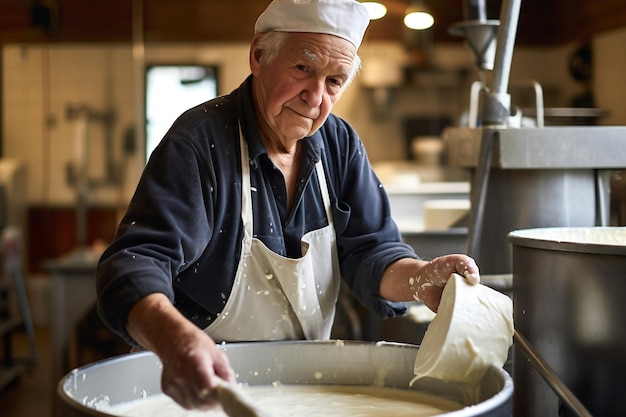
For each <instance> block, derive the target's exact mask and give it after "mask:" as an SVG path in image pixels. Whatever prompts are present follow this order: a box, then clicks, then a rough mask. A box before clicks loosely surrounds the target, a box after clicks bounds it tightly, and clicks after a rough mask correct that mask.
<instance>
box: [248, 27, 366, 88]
mask: <svg viewBox="0 0 626 417" xmlns="http://www.w3.org/2000/svg"><path fill="white" fill-rule="evenodd" d="M290 34H291V33H289V32H266V33H264V34H263V36H261V37H260V38H259V41H258V47H259V48H260V49H261V50H262V51H263V54H262V55H261V58H260V61H261V65H263V66H265V65H268V64H271V63H272V62H274V60H275V59H276V57H277V56H278V53H279V52H280V50H281V48H282V47H283V46H284V45H285V42H286V41H287V39H288V38H289V35H290ZM360 70H361V57H360V56H359V55H358V54H355V56H354V62H353V63H352V68H351V69H350V73H349V74H348V79H347V82H346V85H345V87H344V89H345V88H348V86H349V85H350V83H352V80H354V78H355V77H356V76H357V74H358V73H359V71H360Z"/></svg>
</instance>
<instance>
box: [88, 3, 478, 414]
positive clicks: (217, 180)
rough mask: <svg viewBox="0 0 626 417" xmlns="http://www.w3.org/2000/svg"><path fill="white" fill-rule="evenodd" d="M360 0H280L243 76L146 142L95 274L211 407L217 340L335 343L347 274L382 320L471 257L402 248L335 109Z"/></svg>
mask: <svg viewBox="0 0 626 417" xmlns="http://www.w3.org/2000/svg"><path fill="white" fill-rule="evenodd" d="M368 22H369V20H368V16H367V12H366V11H365V10H364V8H363V6H362V5H361V4H360V3H359V2H356V1H353V0H319V1H314V0H275V1H273V2H272V3H271V4H270V5H269V6H268V8H267V9H266V10H265V12H264V13H263V14H262V15H261V16H260V17H259V18H258V20H257V23H256V27H255V35H254V37H253V39H252V43H251V47H250V68H251V72H252V74H251V75H250V76H249V77H248V79H246V80H245V81H244V82H243V84H242V85H241V86H240V87H239V88H238V89H236V90H235V91H233V92H232V93H231V94H230V95H227V96H223V97H219V98H217V99H215V100H212V101H209V102H207V103H204V104H202V105H199V106H197V107H195V108H192V109H190V110H188V111H187V112H185V113H184V114H183V115H182V116H180V118H179V119H178V120H177V121H176V122H175V123H174V125H173V126H172V128H171V129H170V130H169V132H168V133H167V134H166V136H165V137H164V138H163V140H162V142H161V143H160V144H159V146H158V147H157V148H156V149H155V151H154V152H153V154H152V156H151V158H150V161H149V162H148V164H147V166H146V168H145V172H144V174H143V175H142V178H141V180H140V183H139V185H138V187H137V190H136V192H135V195H134V197H133V199H132V201H131V203H130V205H129V207H128V211H127V213H126V215H125V216H124V218H123V220H122V222H121V224H120V227H119V230H118V233H117V236H116V238H115V240H114V242H113V243H112V245H111V246H110V247H109V248H108V249H107V250H106V251H105V253H104V254H103V256H102V258H101V260H100V262H99V265H98V271H97V284H98V295H99V299H98V306H99V312H100V315H101V317H102V318H103V320H104V321H105V323H107V325H108V326H109V327H111V328H112V329H113V330H114V331H116V332H117V333H119V334H120V335H121V336H122V337H124V338H125V339H126V340H127V341H128V342H129V343H130V344H132V345H135V346H143V347H145V348H147V349H150V350H152V351H154V352H155V353H156V354H157V355H158V356H159V357H160V359H161V361H162V362H163V377H162V388H163V391H164V392H165V393H166V394H168V395H170V396H171V397H172V398H173V399H174V400H176V401H177V402H178V403H179V404H181V405H182V406H183V407H185V408H200V409H202V408H208V407H211V406H212V405H213V404H214V402H215V395H214V393H215V392H214V388H215V387H216V385H217V384H218V382H219V379H224V380H227V381H231V382H232V381H234V380H235V377H234V374H233V371H232V369H231V367H230V365H229V363H228V360H227V359H226V357H225V356H224V355H223V354H222V353H221V351H220V350H219V349H218V348H217V347H216V345H215V343H220V342H223V341H226V342H233V341H244V340H246V341H247V340H293V339H328V338H329V337H330V331H331V326H332V324H333V319H334V314H335V303H336V300H337V296H338V292H339V288H340V283H341V279H343V280H344V281H345V282H346V283H347V285H348V287H349V288H350V289H351V291H352V292H353V294H354V295H355V296H356V297H357V298H358V299H359V300H360V301H361V302H362V303H363V304H364V305H365V306H367V307H368V308H370V309H372V310H373V311H375V312H376V313H378V314H379V315H380V316H382V317H393V316H396V315H399V314H403V313H404V311H405V307H404V304H403V303H402V302H403V301H412V300H414V299H420V300H422V301H423V302H424V303H425V304H426V305H428V306H429V307H431V308H432V309H434V310H436V308H437V305H438V303H439V298H440V296H441V291H442V288H443V286H444V285H445V282H446V281H447V279H448V277H449V276H450V275H451V273H452V272H458V273H460V274H464V275H465V276H466V277H467V279H468V280H470V281H472V282H477V281H478V268H477V267H476V264H475V263H474V261H473V260H472V259H471V258H469V257H467V256H465V255H448V256H443V257H441V258H437V259H435V260H432V261H430V262H427V261H424V260H420V259H419V258H418V257H417V256H416V255H415V253H414V252H413V251H412V249H411V248H410V247H409V246H407V245H405V244H403V243H402V241H401V237H400V234H399V232H398V229H397V227H396V225H395V224H394V222H393V220H392V219H391V215H390V209H389V203H388V199H387V196H386V194H385V191H384V189H383V188H382V186H381V185H380V182H379V180H378V179H377V178H376V176H375V174H374V172H373V171H372V169H371V166H370V164H369V162H368V159H367V155H366V152H365V149H364V148H363V145H362V143H361V142H360V140H359V138H358V136H357V134H356V132H355V131H354V130H353V129H352V128H351V127H350V126H349V125H348V123H346V122H345V121H344V120H342V119H340V118H338V117H336V116H334V115H332V114H331V110H332V108H333V105H334V104H335V103H336V102H337V100H339V98H340V97H341V95H342V94H343V92H344V91H345V90H346V88H347V87H348V85H349V84H350V82H351V81H352V80H353V78H354V76H355V75H356V73H357V71H358V70H359V67H360V60H359V57H358V55H357V49H358V47H359V45H360V43H361V40H362V37H363V34H364V32H365V29H366V28H367V25H368Z"/></svg>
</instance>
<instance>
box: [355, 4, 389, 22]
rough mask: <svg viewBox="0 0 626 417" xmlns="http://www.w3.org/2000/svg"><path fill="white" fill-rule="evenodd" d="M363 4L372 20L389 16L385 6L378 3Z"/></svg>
mask: <svg viewBox="0 0 626 417" xmlns="http://www.w3.org/2000/svg"><path fill="white" fill-rule="evenodd" d="M361 4H363V6H365V8H366V9H367V13H369V15H370V20H376V19H380V18H381V17H383V16H384V15H386V14H387V8H386V7H385V5H384V4H382V3H379V2H377V1H362V2H361Z"/></svg>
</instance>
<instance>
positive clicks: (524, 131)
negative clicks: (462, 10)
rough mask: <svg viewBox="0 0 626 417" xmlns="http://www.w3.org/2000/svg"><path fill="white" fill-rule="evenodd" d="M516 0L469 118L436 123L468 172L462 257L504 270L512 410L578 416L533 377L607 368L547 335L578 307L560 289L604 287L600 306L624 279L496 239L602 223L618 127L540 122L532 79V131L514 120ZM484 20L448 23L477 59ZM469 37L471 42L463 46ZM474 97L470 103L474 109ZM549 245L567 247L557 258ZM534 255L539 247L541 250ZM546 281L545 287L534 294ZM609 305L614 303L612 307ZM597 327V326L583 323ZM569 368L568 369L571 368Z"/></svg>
mask: <svg viewBox="0 0 626 417" xmlns="http://www.w3.org/2000/svg"><path fill="white" fill-rule="evenodd" d="M478 4H480V2H478ZM470 5H474V6H475V5H476V1H471V2H470ZM520 6H521V0H504V1H503V3H502V8H501V15H500V24H499V25H498V34H497V38H496V40H495V42H496V52H495V58H494V65H493V73H492V77H491V83H490V84H489V85H487V84H486V83H484V82H483V77H482V76H481V77H480V78H481V79H480V80H479V81H477V82H475V83H474V85H473V88H472V100H471V107H472V108H471V109H470V114H471V115H473V117H474V120H470V123H469V126H470V127H467V128H462V127H461V128H448V129H446V130H445V131H444V133H443V136H444V139H445V140H446V141H447V143H448V147H449V151H448V152H449V162H450V164H451V165H453V166H457V167H464V168H467V169H468V170H470V172H471V177H472V178H471V187H470V198H471V209H470V219H469V224H468V240H467V246H466V250H467V253H468V254H469V255H470V256H472V257H474V258H475V259H476V260H477V263H478V265H479V267H480V269H481V274H483V275H485V274H486V275H490V274H495V275H498V274H502V275H509V274H512V276H513V288H512V290H513V302H514V308H515V327H516V329H517V330H518V331H519V334H520V335H519V337H516V342H515V349H514V353H513V356H514V366H513V376H514V378H513V379H514V382H515V385H516V387H515V392H516V395H515V398H514V415H515V416H524V417H527V416H531V417H534V416H537V417H539V416H545V415H556V414H557V413H559V415H570V414H569V413H575V415H578V416H587V415H590V414H589V413H588V412H587V410H585V409H584V406H582V407H580V406H579V405H580V404H579V403H577V401H574V402H572V401H570V400H571V398H568V396H560V397H559V398H556V399H554V394H551V392H550V388H549V387H548V386H547V385H546V383H545V382H547V383H548V384H549V385H550V387H552V388H553V390H554V393H556V394H557V395H561V394H562V392H563V390H561V389H560V388H561V387H568V386H569V388H572V387H573V385H574V384H576V383H577V382H576V381H577V379H576V377H575V376H573V375H572V373H573V372H580V373H579V374H578V375H577V377H578V378H582V379H584V380H585V382H586V383H587V385H586V386H587V387H591V386H598V387H602V386H605V385H606V381H610V379H609V378H608V377H607V376H606V374H607V372H608V373H609V374H610V373H611V371H610V370H608V369H609V368H610V365H607V363H606V360H604V362H603V358H601V357H598V358H594V360H593V361H592V360H590V358H589V357H583V356H582V354H581V353H580V352H578V351H575V348H574V347H572V346H570V345H569V344H568V343H561V344H559V342H560V341H563V340H566V339H567V338H568V337H569V336H570V335H571V334H572V333H571V332H570V330H569V329H570V328H571V326H572V317H570V316H568V314H578V313H580V311H579V310H577V309H576V308H570V307H572V303H573V301H572V300H571V299H570V298H569V297H568V296H567V294H569V293H570V292H571V291H572V287H576V288H580V285H582V283H583V282H580V283H579V281H584V282H587V283H589V280H590V279H591V280H592V281H593V284H588V285H587V287H585V288H587V289H589V288H591V287H589V285H591V286H592V287H593V288H594V289H595V292H594V293H593V294H597V293H604V294H607V296H606V297H605V298H604V300H605V301H600V302H598V303H597V304H596V305H595V306H596V308H600V309H602V308H601V307H600V306H601V305H603V304H606V300H612V299H613V297H614V295H615V294H622V293H623V290H624V283H623V282H620V280H619V278H621V277H622V276H623V273H622V272H623V265H621V264H620V265H619V266H616V267H615V271H612V272H611V271H607V269H606V265H613V263H608V264H607V263H606V262H605V261H606V259H608V258H609V257H602V260H601V261H599V260H596V259H595V257H594V258H593V259H589V258H591V257H587V258H586V257H585V256H584V252H585V251H584V250H580V249H576V250H570V248H569V247H568V248H565V249H562V248H560V245H559V244H558V243H556V242H554V243H552V245H553V247H550V248H549V249H551V251H550V252H547V253H549V254H548V255H547V256H546V257H545V258H543V257H542V258H540V257H539V255H538V256H535V255H534V252H533V255H532V257H531V255H526V252H525V249H521V247H526V246H531V247H538V248H540V249H543V248H546V247H545V245H544V246H541V244H539V246H537V245H529V244H528V243H526V240H524V241H522V240H520V239H518V238H516V237H512V238H511V240H512V242H513V243H514V248H513V249H514V250H512V249H511V246H510V245H509V242H508V241H507V235H508V234H509V233H510V232H511V231H513V230H521V229H539V230H541V229H546V228H551V227H565V228H567V227H570V228H592V229H593V228H596V227H597V226H608V222H609V221H608V219H609V211H610V204H609V200H610V170H612V169H622V168H624V167H626V152H624V149H626V127H623V126H551V127H544V126H543V108H542V106H543V99H542V90H541V88H540V86H539V85H538V83H530V84H529V85H530V86H531V87H533V88H534V91H535V95H536V106H537V109H536V112H535V115H536V118H537V123H536V126H537V127H520V126H521V120H522V117H521V112H520V111H519V110H517V109H514V108H512V106H511V97H510V96H509V94H508V86H509V73H510V66H511V60H512V55H513V48H514V39H515V32H516V27H517V20H518V14H519V9H520ZM478 7H479V8H480V6H478ZM479 15H480V14H479ZM493 27H494V25H493V24H492V23H487V22H486V21H484V19H483V20H482V21H481V20H480V19H479V20H478V21H474V22H470V23H464V24H460V25H456V26H455V27H454V28H453V32H454V31H457V32H458V31H460V29H459V28H463V30H462V31H461V33H460V34H461V35H465V36H466V41H467V42H468V43H469V44H470V45H474V47H472V48H471V49H472V50H473V51H474V53H475V54H478V55H480V53H483V52H484V51H487V50H488V49H489V48H487V47H485V45H484V43H485V42H487V40H489V36H488V35H489V33H490V32H491V31H493ZM468 28H471V29H470V30H468ZM468 34H469V35H471V36H467V35H468ZM477 42H480V45H479V46H476V45H475V44H476V43H477ZM489 42H491V40H489ZM476 62H477V65H478V67H479V70H480V71H481V72H482V71H483V70H485V69H488V60H485V59H482V57H481V56H478V57H477V59H476ZM479 102H481V104H482V108H481V111H480V112H479V110H478V108H477V106H478V103H479ZM479 114H480V116H478V115H479ZM552 249H554V251H552ZM620 250H621V252H620V253H621V254H622V255H621V256H620V257H619V260H621V259H623V248H621V249H620ZM561 251H567V252H568V255H567V259H565V257H564V256H563V255H562V253H563V252H561ZM516 253H517V260H516V263H515V264H514V263H513V256H515V254H516ZM538 253H540V254H541V255H543V252H542V251H541V250H539V252H538ZM594 253H595V252H594ZM615 265H617V263H616V264H615ZM619 268H621V269H619ZM618 270H619V271H622V272H617V271H618ZM607 272H608V273H607ZM581 274H582V275H581ZM618 275H622V276H619V277H618ZM577 278H580V279H577ZM612 280H614V281H615V282H614V281H612ZM622 281H623V280H622ZM548 288H549V294H551V295H550V296H548V297H546V295H545V294H547V292H546V291H548V290H547V289H548ZM593 294H592V295H593ZM611 294H612V295H611ZM542 298H543V301H542ZM620 299H623V297H621V298H620ZM601 300H602V298H601ZM618 305H619V302H617V303H616V304H615V306H618ZM603 310H604V311H605V312H606V314H605V316H604V317H605V318H606V319H607V320H608V321H605V324H606V323H612V322H613V321H614V319H615V317H613V315H619V314H620V313H618V312H617V307H615V308H614V309H611V310H606V309H603ZM596 316H597V314H596ZM594 317H595V316H594ZM598 324H601V323H598ZM598 328H602V327H601V326H596V328H595V329H596V330H597V329H598ZM547 334H549V335H550V336H549V337H548V336H547ZM587 334H588V335H589V334H593V331H592V332H591V333H590V332H588V333H587ZM526 338H527V339H526ZM610 341H611V342H610V344H609V343H606V344H605V345H603V346H605V347H606V346H609V347H610V348H616V347H618V348H617V350H618V351H623V341H622V340H621V339H619V341H618V339H617V338H616V337H613V338H611V339H610ZM596 342H598V341H596ZM577 346H578V345H577ZM535 349H536V350H535ZM620 349H621V350H620ZM596 352H597V351H596ZM585 354H586V353H585ZM620 361H621V362H615V365H616V366H618V367H617V368H616V369H615V373H614V374H615V375H621V374H620V371H619V367H620V366H621V367H622V368H623V366H622V365H623V360H621V359H620ZM591 363H594V364H599V366H594V365H590V364H591ZM574 364H576V367H573V366H572V365H574ZM550 366H551V367H553V368H554V371H555V372H553V371H552V370H551V369H550ZM585 366H586V367H585ZM535 371H537V372H538V374H537V373H535ZM581 373H582V374H581ZM537 375H541V376H542V377H543V378H544V380H545V382H544V381H542V380H541V379H539V378H537ZM559 378H560V379H559ZM561 379H562V380H563V382H561ZM616 380H618V379H617V378H616V379H613V381H616ZM603 384H605V385H603ZM613 385H614V384H613ZM554 388H556V389H554ZM575 388H577V389H576V395H578V396H580V394H581V392H583V390H584V388H581V387H580V386H576V387H575ZM598 398H599V397H598V396H595V397H594V394H593V393H591V394H589V395H586V396H585V398H582V397H581V398H580V400H581V401H582V403H583V404H584V405H585V406H592V407H593V409H592V411H594V412H598V413H599V414H598V415H608V414H606V412H605V411H606V410H604V409H601V408H598V407H599V406H598V403H605V404H606V403H607V402H606V401H604V400H603V399H601V400H600V401H598ZM604 399H606V398H604ZM574 400H576V399H575V398H574ZM613 408H614V409H616V408H615V407H613ZM565 410H567V411H565ZM598 410H601V411H598ZM620 412H623V410H621V411H618V414H615V415H622V414H619V413H620ZM562 413H568V414H562Z"/></svg>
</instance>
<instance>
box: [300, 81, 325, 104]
mask: <svg viewBox="0 0 626 417" xmlns="http://www.w3.org/2000/svg"><path fill="white" fill-rule="evenodd" d="M325 88H326V80H324V79H317V78H316V79H313V80H311V82H309V83H308V84H307V86H306V89H305V90H304V91H303V92H302V99H303V100H304V101H306V102H307V103H308V104H309V106H311V107H319V106H320V105H321V104H322V98H323V97H324V89H325Z"/></svg>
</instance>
